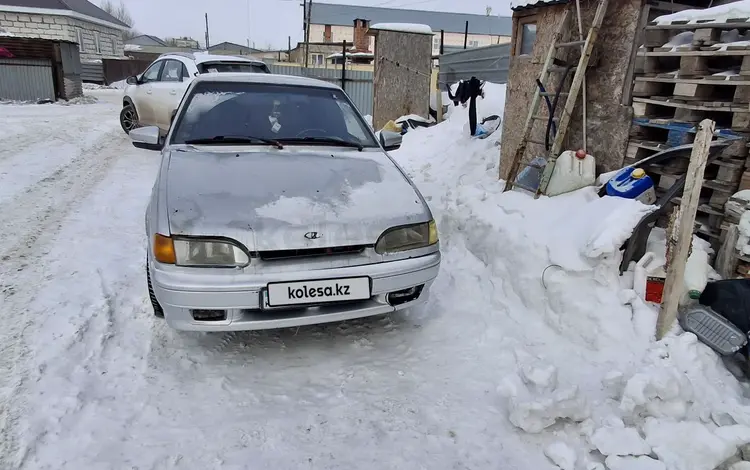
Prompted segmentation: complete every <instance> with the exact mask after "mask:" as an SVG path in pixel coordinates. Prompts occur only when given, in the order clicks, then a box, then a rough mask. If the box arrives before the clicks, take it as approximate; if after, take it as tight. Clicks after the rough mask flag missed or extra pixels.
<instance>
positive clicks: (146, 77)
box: [141, 60, 164, 83]
mask: <svg viewBox="0 0 750 470" xmlns="http://www.w3.org/2000/svg"><path fill="white" fill-rule="evenodd" d="M162 66H164V61H163V60H160V61H159V62H156V63H153V64H151V67H149V68H148V69H146V71H145V72H143V76H142V77H141V82H142V83H147V82H155V81H157V80H159V72H161V68H162Z"/></svg>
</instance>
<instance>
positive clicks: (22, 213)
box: [0, 94, 548, 469]
mask: <svg viewBox="0 0 750 470" xmlns="http://www.w3.org/2000/svg"><path fill="white" fill-rule="evenodd" d="M99 98H100V102H99V103H97V104H87V105H73V106H61V105H29V106H10V105H5V106H0V121H2V122H4V123H8V124H9V125H6V126H5V129H4V132H5V133H6V136H5V137H4V139H3V140H4V143H3V145H2V147H1V148H0V224H1V225H2V231H0V258H2V260H3V261H2V268H1V271H0V286H2V304H1V305H2V316H1V317H0V339H1V340H2V341H0V347H1V348H2V351H0V361H2V362H0V365H1V366H2V367H1V368H0V370H2V373H3V375H2V377H0V379H1V380H2V388H0V426H1V429H0V436H2V438H0V440H1V441H2V447H0V458H2V459H4V460H2V461H0V468H3V469H6V468H24V469H32V468H34V469H40V468H50V469H52V468H55V469H57V468H71V469H81V468H91V469H94V468H97V469H104V468H112V469H115V468H117V469H119V468H139V469H152V468H154V469H155V468H271V467H274V468H346V469H351V468H386V467H387V468H404V469H406V468H409V469H412V468H433V469H434V468H491V467H496V466H497V465H498V463H499V462H502V467H503V468H508V469H510V468H528V466H529V465H530V464H533V466H534V467H535V468H544V467H545V466H546V465H548V463H547V462H545V460H544V457H543V456H542V455H541V453H537V454H536V455H523V453H520V454H519V453H516V452H515V451H504V450H503V449H516V448H519V446H520V442H518V438H517V435H515V434H514V433H512V432H510V431H509V427H508V425H507V424H506V423H507V421H506V419H505V417H504V416H503V415H502V414H501V413H499V411H498V408H497V407H498V405H499V403H498V398H497V396H496V393H495V387H496V383H497V372H496V370H494V368H492V367H489V364H491V363H493V362H495V359H492V358H491V356H492V354H491V351H492V350H494V349H495V348H496V346H497V344H498V343H499V342H501V341H502V337H501V334H500V333H501V332H500V331H498V330H496V329H493V328H488V325H487V323H486V320H485V319H486V315H487V312H485V311H483V310H482V309H481V308H476V304H475V303H474V302H473V301H472V300H470V299H471V298H472V296H474V297H475V298H480V297H481V296H483V294H482V292H481V291H482V290H483V289H485V288H486V287H487V286H488V285H489V284H487V285H484V286H483V282H482V281H481V280H479V279H477V284H476V289H475V291H474V292H462V293H460V294H459V293H457V292H455V288H454V286H453V284H454V281H453V279H452V277H451V276H450V275H443V276H442V277H441V278H440V279H439V282H437V284H436V285H435V288H434V292H435V293H436V295H435V296H434V298H433V300H432V301H431V302H430V303H429V304H428V305H427V306H426V308H424V309H421V310H420V311H416V312H411V313H409V314H404V315H395V316H392V317H388V318H373V319H366V320H362V321H356V322H348V323H343V324H331V325H324V326H317V327H307V328H300V329H299V330H280V331H268V332H253V333H237V334H189V333H177V332H174V331H172V330H170V329H168V328H167V327H166V325H165V324H164V322H163V321H162V320H159V319H156V318H154V317H153V316H152V315H151V313H150V311H149V308H148V305H147V303H148V302H147V297H146V289H145V281H144V266H143V260H144V255H145V252H144V229H143V210H144V205H145V203H146V201H147V197H148V194H149V191H150V188H151V186H152V183H153V178H154V175H155V172H156V169H157V165H158V154H157V153H152V152H147V151H142V150H138V149H135V148H133V147H132V146H131V145H130V143H129V141H128V140H127V138H126V136H125V135H124V134H123V133H122V131H121V130H120V129H119V127H118V122H117V110H118V109H117V104H116V95H113V94H101V95H99ZM105 100H109V101H112V103H108V102H105ZM447 261H448V264H450V262H451V259H450V256H449V257H448V260H447ZM454 261H455V260H454ZM459 295H460V296H461V297H462V298H464V301H463V302H454V300H457V297H458V296H459ZM446 302H448V303H449V304H448V305H445V303H446ZM384 462H388V463H387V464H385V467H384Z"/></svg>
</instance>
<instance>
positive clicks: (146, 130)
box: [128, 126, 164, 150]
mask: <svg viewBox="0 0 750 470" xmlns="http://www.w3.org/2000/svg"><path fill="white" fill-rule="evenodd" d="M128 135H129V136H130V140H131V141H132V142H133V146H134V147H137V148H139V149H146V150H161V149H162V148H163V147H164V142H163V141H162V139H161V134H160V131H159V128H158V127H156V126H148V127H138V128H136V129H133V130H132V131H130V134H128Z"/></svg>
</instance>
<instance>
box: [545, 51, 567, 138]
mask: <svg viewBox="0 0 750 470" xmlns="http://www.w3.org/2000/svg"><path fill="white" fill-rule="evenodd" d="M573 67H574V65H573V64H570V65H568V66H567V67H565V71H564V72H563V75H562V78H560V84H559V85H558V86H557V91H556V92H555V99H554V100H552V111H550V113H549V120H548V121H547V132H546V134H545V135H544V146H545V147H547V150H549V149H550V147H551V146H550V143H549V134H550V129H554V130H553V133H554V134H555V136H557V126H556V125H555V119H554V118H555V111H557V102H558V100H559V99H560V93H562V89H563V86H565V80H567V79H568V74H569V73H570V71H571V70H572V69H573Z"/></svg>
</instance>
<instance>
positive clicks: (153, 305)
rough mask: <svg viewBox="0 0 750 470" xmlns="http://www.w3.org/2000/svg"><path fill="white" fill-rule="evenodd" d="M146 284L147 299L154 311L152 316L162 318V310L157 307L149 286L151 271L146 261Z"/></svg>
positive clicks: (157, 304) (151, 288)
mask: <svg viewBox="0 0 750 470" xmlns="http://www.w3.org/2000/svg"><path fill="white" fill-rule="evenodd" d="M146 283H147V284H148V298H149V299H151V307H153V309H154V315H155V316H157V317H159V318H164V310H163V309H162V308H161V305H159V301H158V300H156V296H155V295H154V288H153V287H152V286H151V270H150V269H149V266H148V260H146Z"/></svg>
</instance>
